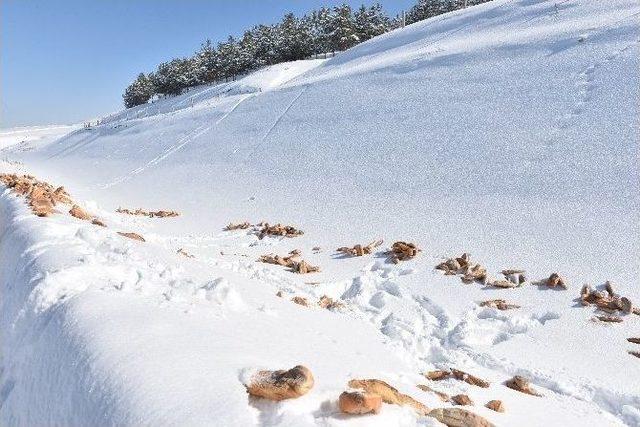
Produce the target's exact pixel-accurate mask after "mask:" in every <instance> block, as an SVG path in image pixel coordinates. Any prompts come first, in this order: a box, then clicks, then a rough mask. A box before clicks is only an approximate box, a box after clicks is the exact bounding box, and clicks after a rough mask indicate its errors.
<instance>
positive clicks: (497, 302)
mask: <svg viewBox="0 0 640 427" xmlns="http://www.w3.org/2000/svg"><path fill="white" fill-rule="evenodd" d="M480 307H491V308H496V309H498V310H502V311H504V310H511V309H514V308H520V306H519V305H516V304H508V303H507V302H506V301H505V300H503V299H490V300H487V301H482V302H481V303H480Z"/></svg>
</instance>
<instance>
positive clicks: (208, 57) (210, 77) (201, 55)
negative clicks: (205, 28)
mask: <svg viewBox="0 0 640 427" xmlns="http://www.w3.org/2000/svg"><path fill="white" fill-rule="evenodd" d="M195 56H196V57H198V60H197V68H198V71H197V72H198V79H199V80H200V82H202V83H211V82H214V81H216V80H218V79H220V77H221V76H220V66H219V61H220V58H219V57H218V52H217V51H216V48H215V47H214V46H213V43H211V40H208V39H207V41H206V42H204V43H203V44H202V46H201V47H200V50H199V51H198V52H197V53H196V55H195Z"/></svg>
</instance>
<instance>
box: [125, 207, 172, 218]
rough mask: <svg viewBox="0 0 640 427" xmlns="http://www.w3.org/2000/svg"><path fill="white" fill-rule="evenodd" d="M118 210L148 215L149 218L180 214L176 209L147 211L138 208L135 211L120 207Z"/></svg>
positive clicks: (130, 213)
mask: <svg viewBox="0 0 640 427" xmlns="http://www.w3.org/2000/svg"><path fill="white" fill-rule="evenodd" d="M116 212H118V213H121V214H127V215H135V216H148V217H149V218H167V217H174V216H178V215H180V214H179V213H178V212H176V211H163V210H160V211H146V210H144V209H141V208H138V209H136V210H134V211H132V210H130V209H126V208H118V209H116Z"/></svg>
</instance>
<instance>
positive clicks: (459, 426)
mask: <svg viewBox="0 0 640 427" xmlns="http://www.w3.org/2000/svg"><path fill="white" fill-rule="evenodd" d="M428 415H429V416H430V417H433V418H435V419H436V420H438V421H440V422H441V423H442V424H444V425H446V426H447V427H493V424H492V423H491V422H489V420H487V419H486V418H484V417H481V416H480V415H477V414H474V413H473V412H470V411H467V410H466V409H462V408H438V409H434V410H433V411H431V412H429V414H428Z"/></svg>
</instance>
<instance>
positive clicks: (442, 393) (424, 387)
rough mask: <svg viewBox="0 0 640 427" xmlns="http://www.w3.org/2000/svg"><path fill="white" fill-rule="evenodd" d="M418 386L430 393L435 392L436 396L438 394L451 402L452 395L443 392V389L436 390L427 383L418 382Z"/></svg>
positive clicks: (441, 398)
mask: <svg viewBox="0 0 640 427" xmlns="http://www.w3.org/2000/svg"><path fill="white" fill-rule="evenodd" d="M417 387H418V388H419V389H420V390H422V391H426V392H429V393H433V394H435V395H436V396H438V397H439V398H440V400H442V401H443V402H449V401H450V400H451V396H449V395H448V394H447V393H444V392H441V391H438V390H435V389H433V388H431V387H429V386H428V385H426V384H418V386H417Z"/></svg>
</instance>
